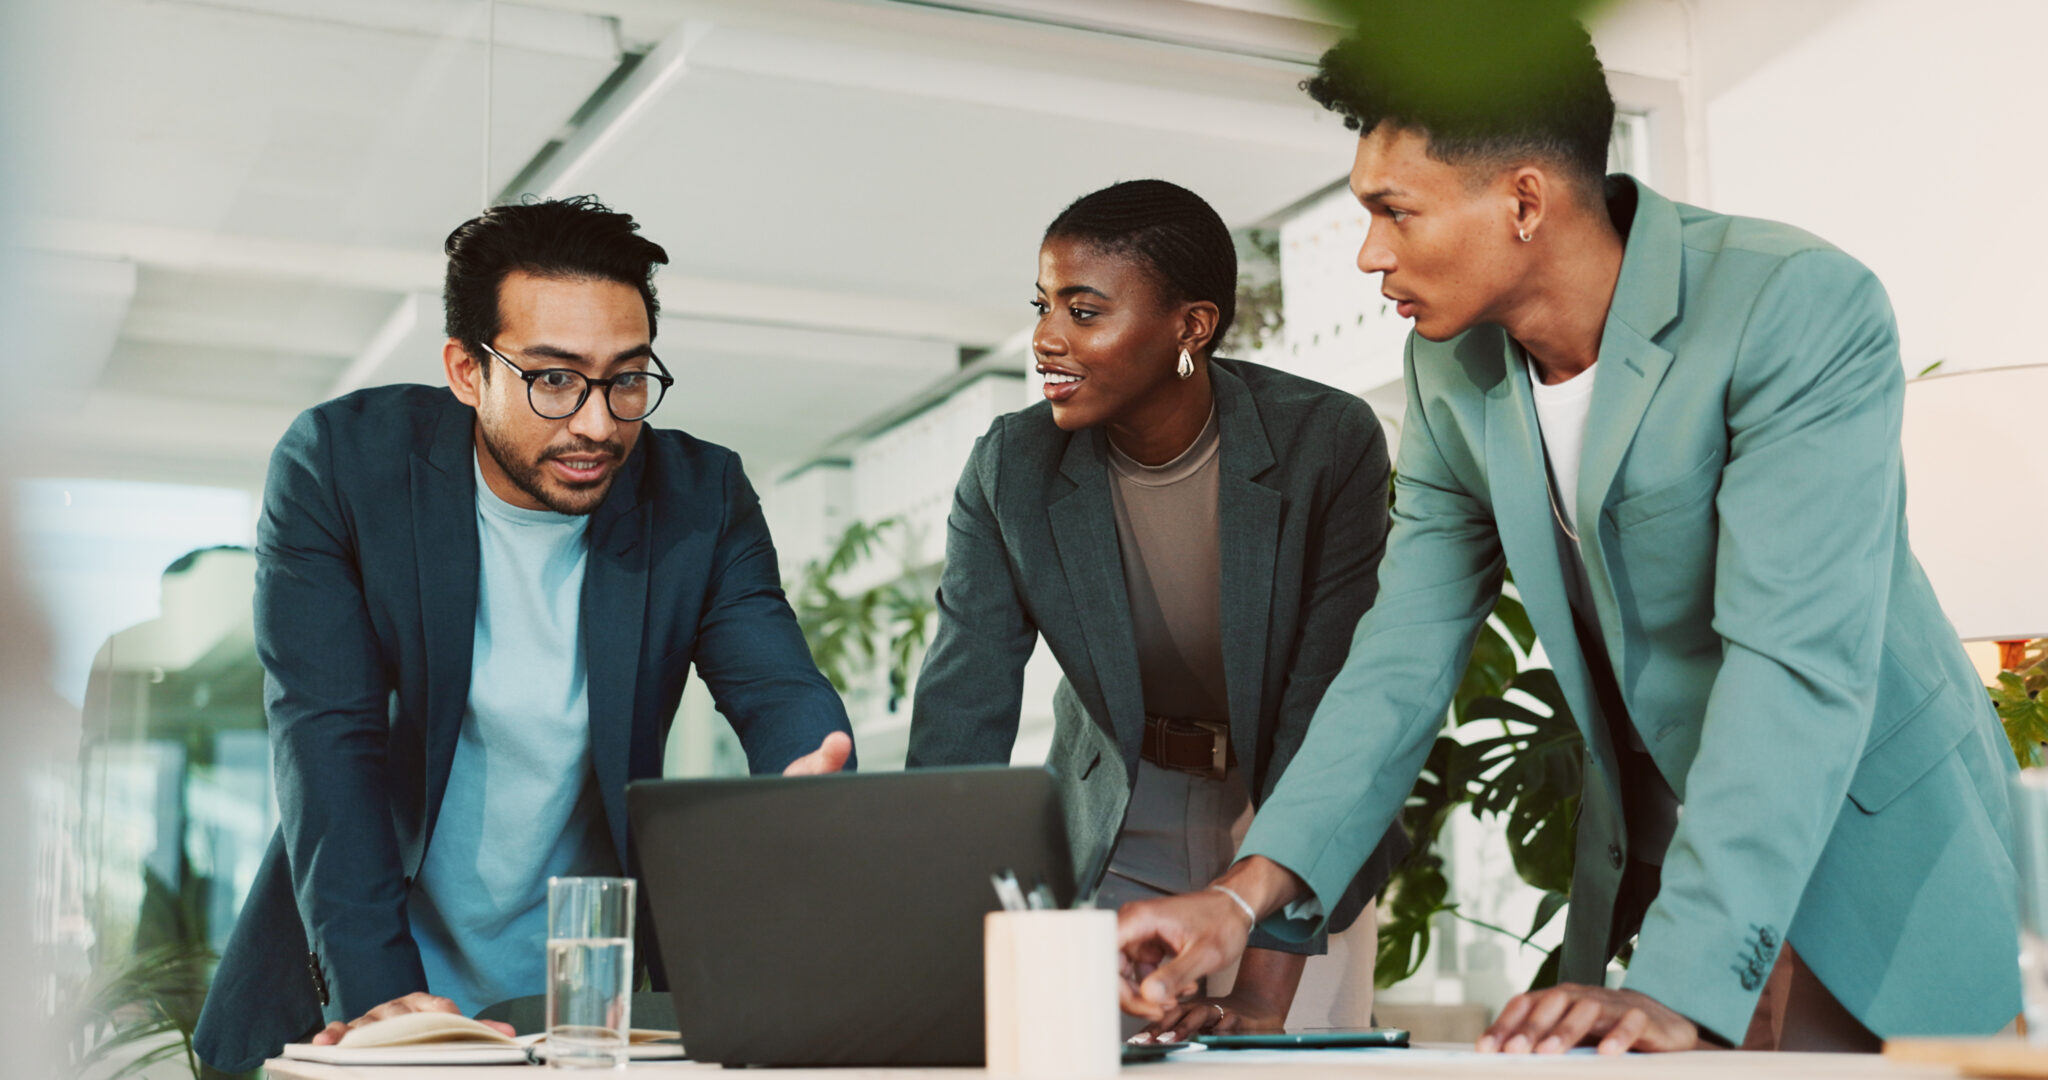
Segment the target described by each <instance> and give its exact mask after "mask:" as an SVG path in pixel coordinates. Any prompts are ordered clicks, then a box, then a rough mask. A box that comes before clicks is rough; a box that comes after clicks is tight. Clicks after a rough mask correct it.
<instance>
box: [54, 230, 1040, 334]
mask: <svg viewBox="0 0 2048 1080" xmlns="http://www.w3.org/2000/svg"><path fill="white" fill-rule="evenodd" d="M23 240H24V246H26V247H28V248H29V249H31V250H35V251H44V252H54V253H59V254H64V255H74V256H83V257H86V258H96V259H116V260H127V261H129V262H135V263H140V264H142V265H145V266H151V267H157V268H161V269H166V270H180V271H185V272H188V273H195V274H212V275H220V276H226V277H256V278H266V279H270V280H275V281H307V282H317V283H321V284H328V285H338V286H343V287H348V288H359V289H377V290H384V291H388V292H403V293H414V292H425V293H430V294H432V295H434V296H439V295H440V289H441V277H442V274H443V271H444V269H445V267H446V259H445V257H444V256H442V255H441V254H440V253H438V252H427V251H412V250H403V249H397V248H377V247H351V246H345V245H339V244H309V243H300V242H296V241H290V240H272V239H268V238H264V237H254V236H234V235H229V234H225V233H212V232H205V231H201V230H197V229H173V228H165V227H161V226H155V225H131V224H119V223H114V222H100V221H81V220H77V219H69V218H66V219H53V218H42V219H38V220H34V221H31V222H29V223H28V225H27V227H26V229H25V230H24V237H23ZM655 284H656V286H657V287H658V288H659V289H660V290H661V294H662V306H663V308H664V309H665V310H666V311H668V312H670V313H672V314H675V315H686V316H691V317H694V318H702V319H709V320H714V321H724V322H738V323H759V324H765V325H771V326H790V327H803V328H807V329H813V330H838V331H844V332H848V333H861V334H885V335H889V336H903V335H902V334H901V331H900V328H901V327H904V326H916V327H919V328H921V330H922V331H923V332H922V333H920V334H918V335H915V336H917V337H920V338H924V339H930V340H941V341H951V342H955V343H957V344H962V345H987V344H991V343H993V342H996V341H1000V340H1002V339H1003V338H1004V337H1006V336H1007V335H1009V334H1010V333H1011V332H1012V331H1014V330H1015V329H1016V328H1017V315H1016V313H1015V312H1013V311H1011V310H1010V309H1009V308H1008V307H1003V308H982V307H968V306H962V305H953V304H931V303H924V302H921V301H916V300H907V299H903V298H900V297H894V296H875V295H869V294H862V293H851V292H838V291H833V290H827V289H810V288H800V287H792V286H783V285H764V284H760V283H756V282H742V281H730V280H724V279H719V278H710V277H698V276H694V275H688V274H679V273H673V272H670V271H662V272H660V273H659V274H658V275H657V276H656V278H655Z"/></svg>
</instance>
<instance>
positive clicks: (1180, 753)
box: [1138, 716, 1237, 780]
mask: <svg viewBox="0 0 2048 1080" xmlns="http://www.w3.org/2000/svg"><path fill="white" fill-rule="evenodd" d="M1138 756H1139V757H1141V758H1144V759H1145V760H1146V761H1149V762H1151V763H1152V764H1154V765H1157V766H1159V767H1160V768H1162V769H1172V770H1174V771H1176V772H1184V773H1193V774H1194V775H1196V776H1206V777H1208V778H1209V779H1211V780H1221V779H1223V776H1224V774H1225V773H1227V772H1229V771H1230V767H1231V766H1233V765H1235V764H1237V753H1236V751H1234V750H1232V749H1231V747H1230V725H1229V724H1221V723H1217V722H1216V721H1214V720H1183V719H1181V718H1179V717H1176V716H1147V717H1146V718H1145V738H1144V741H1143V742H1142V743H1141V744H1140V745H1139V749H1138Z"/></svg>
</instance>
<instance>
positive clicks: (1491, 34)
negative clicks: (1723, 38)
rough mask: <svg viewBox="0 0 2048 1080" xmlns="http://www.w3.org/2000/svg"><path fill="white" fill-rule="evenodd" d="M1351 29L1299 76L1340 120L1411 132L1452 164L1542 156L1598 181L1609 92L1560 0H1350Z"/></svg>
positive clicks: (1610, 108) (1609, 115)
mask: <svg viewBox="0 0 2048 1080" xmlns="http://www.w3.org/2000/svg"><path fill="white" fill-rule="evenodd" d="M1352 6H1353V7H1354V8H1355V9H1358V13H1359V15H1360V16H1361V18H1360V21H1359V24H1358V25H1359V27H1360V29H1359V30H1358V31H1356V32H1354V33H1353V34H1352V35H1351V36H1349V37H1347V38H1345V39H1344V40H1343V41H1341V42H1339V43H1338V44H1337V45H1336V46H1334V47H1333V48H1331V49H1330V51H1328V52H1326V53H1324V54H1323V58H1322V62H1321V64H1320V65H1319V66H1318V68H1317V70H1316V73H1315V75H1314V76H1312V77H1310V78H1309V79H1307V80H1306V81H1304V82H1303V83H1302V84H1301V87H1302V89H1303V90H1306V91H1308V94H1309V96H1310V97H1313V98H1314V99H1315V100H1316V102H1317V103H1318V104H1320V105H1322V106H1323V107H1324V108H1326V109H1329V110H1331V111H1333V112H1336V113H1338V114H1340V115H1342V116H1343V117H1344V126H1346V127H1348V128H1350V129H1352V130H1354V131H1356V132H1358V133H1359V134H1360V135H1369V134H1371V133H1372V131H1373V129H1375V128H1377V127H1379V126H1380V125H1381V124H1391V125H1393V126H1394V127H1396V128H1403V129H1412V130H1415V131H1418V132H1420V133H1421V134H1423V135H1424V136H1426V137H1427V139H1428V141H1429V155H1430V156H1431V157H1433V158H1435V159H1437V160H1438V161H1442V162H1444V163H1446V164H1450V165H1458V166H1479V167H1489V168H1503V167H1506V166H1508V165H1511V164H1514V163H1516V162H1520V161H1528V160H1532V159H1533V160H1541V161H1546V162H1550V163H1552V164H1556V165H1560V166H1563V167H1564V168H1565V169H1566V170H1567V171H1568V173H1569V175H1571V176H1572V177H1574V178H1576V179H1578V180H1580V181H1584V182H1590V183H1591V184H1592V185H1593V187H1594V188H1596V189H1597V188H1598V186H1599V183H1600V180H1601V178H1602V177H1603V176H1604V175H1605V174H1606V171H1607V144H1608V141H1609V139H1610V138H1611V137H1612V133H1613V129H1614V96H1613V94H1612V93H1610V92H1609V91H1608V89H1607V78H1606V75H1605V74H1604V73H1603V72H1602V71H1601V69H1600V57H1599V55H1598V54H1597V53H1596V52H1595V51H1594V49H1593V40H1592V37H1591V35H1589V34H1588V33H1587V32H1586V28H1585V27H1584V26H1582V25H1580V23H1579V22H1578V20H1577V19H1575V18H1573V17H1572V15H1571V11H1572V8H1573V6H1574V5H1573V4H1572V3H1569V2H1559V0H1434V2H1432V3H1428V4H1415V3H1393V2H1388V0H1360V2H1357V3H1354V4H1353V5H1352Z"/></svg>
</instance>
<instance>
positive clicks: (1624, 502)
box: [1607, 453, 1721, 529]
mask: <svg viewBox="0 0 2048 1080" xmlns="http://www.w3.org/2000/svg"><path fill="white" fill-rule="evenodd" d="M1720 486H1721V455H1720V454H1719V453H1711V454H1708V455H1707V457H1706V460H1704V461H1702V462H1700V463H1699V464H1697V465H1695V466H1693V467H1692V468H1690V469H1687V470H1686V472H1685V475H1684V476H1681V477H1679V478H1678V479H1676V480H1673V481H1671V482H1670V483H1668V484H1662V485H1659V486H1657V487H1654V488H1651V489H1650V490H1648V491H1644V492H1638V493H1636V494H1633V495H1625V496H1623V497H1622V498H1621V499H1620V501H1618V502H1616V503H1615V504H1614V505H1613V506H1611V507H1609V508H1608V510H1607V513H1608V515H1609V516H1610V517H1611V518H1612V519H1613V520H1614V527H1615V528H1616V529H1632V528H1635V527H1637V526H1639V525H1644V524H1647V523H1649V522H1651V521H1654V520H1656V519H1657V518H1660V517H1663V516H1664V515H1666V514H1669V513H1671V512H1672V511H1674V510H1683V509H1685V508H1686V507H1688V506H1691V505H1693V504H1694V503H1696V502H1699V501H1700V500H1701V499H1703V498H1706V497H1708V496H1710V495H1712V494H1713V493H1714V492H1715V491H1716V490H1718V489H1719V488H1720Z"/></svg>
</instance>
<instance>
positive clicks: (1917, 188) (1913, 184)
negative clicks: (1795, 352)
mask: <svg viewBox="0 0 2048 1080" xmlns="http://www.w3.org/2000/svg"><path fill="white" fill-rule="evenodd" d="M1787 9H1793V10H1791V11H1789V12H1788V10H1787ZM2044 38H2048V4H2042V3H2037V2H2034V0H1951V2H1946V3H1941V4H1930V3H1927V2H1925V0H1860V2H1851V3H1843V2H1838V0H1824V2H1823V0H1816V2H1814V3H1812V4H1811V5H1808V4H1804V3H1802V4H1785V3H1782V2H1778V0H1702V2H1701V3H1700V5H1699V40H1700V55H1699V61H1698V63H1699V69H1700V74H1701V79H1702V84H1703V86H1704V87H1705V88H1706V92H1707V94H1708V95H1709V96H1708V98H1707V100H1706V101H1705V102H1704V115H1705V121H1706V148H1707V162H1706V163H1707V169H1706V174H1707V181H1708V183H1707V192H1706V195H1705V202H1706V205H1708V206H1710V207H1712V208H1713V209H1716V210H1722V211H1726V212H1728V213H1736V214H1750V215H1756V216H1760V217H1767V218H1774V219H1777V220H1781V221H1787V222H1791V223H1793V224H1795V225H1798V226H1800V227H1802V228H1805V229H1809V230H1811V231H1813V232H1815V233H1818V234H1819V235H1820V236H1822V237H1824V238H1826V239H1827V240H1829V241H1831V242H1833V243H1834V244H1836V245H1838V246H1840V247H1841V248H1842V249H1843V250H1845V251H1847V252H1848V253H1849V254H1851V255H1853V256H1855V257H1857V258H1859V259H1861V260H1862V261H1863V262H1864V263H1865V264H1866V265H1868V266H1869V267H1870V268H1871V269H1872V270H1874V271H1876V272H1877V274H1878V276H1879V277H1880V278H1881V279H1883V281H1884V283H1885V286H1886V288H1887V289H1888V290H1889V291H1890V293H1891V298H1892V304H1893V306H1894V307H1895V308H1896V309H1897V312H1898V316H1899V329H1900V334H1901V339H1902V340H1901V350H1902V352H1903V354H1904V358H1905V362H1906V367H1907V370H1908V371H1909V372H1918V371H1919V370H1920V369H1922V368H1924V367H1926V366H1927V365H1928V364H1931V363H1933V362H1935V361H1937V360H1943V361H1946V365H1945V368H1946V369H1949V370H1953V369H1957V368H1976V367H1985V366H2000V365H2006V364H2015V363H2029V362H2039V360H2040V359H2041V352H2042V347H2041V345H2040V343H2039V337H2038V333H2037V332H2036V330H2035V328H2034V327H2033V326H2031V325H2029V323H2030V321H2031V320H2029V319H2028V318H2027V315H2028V314H2029V313H2031V312H2035V311H2038V310H2040V307H2041V305H2042V298H2043V296H2044V295H2048V261H2044V259H2043V252H2044V251H2048V200H2044V199H2043V198H2042V196H2041V195H2040V194H2039V191H2038V181H2039V178H2040V177H2041V176H2042V175H2043V174H2044V173H2048V140H2044V139H2043V138H2042V130H2043V122H2044V117H2048V79H2044V78H2043V77H2042V75H2041V68H2040V61H2039V49H2040V43H2041V42H2042V40H2044Z"/></svg>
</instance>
